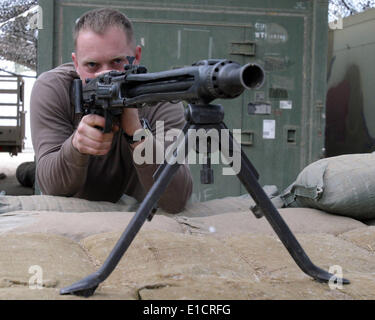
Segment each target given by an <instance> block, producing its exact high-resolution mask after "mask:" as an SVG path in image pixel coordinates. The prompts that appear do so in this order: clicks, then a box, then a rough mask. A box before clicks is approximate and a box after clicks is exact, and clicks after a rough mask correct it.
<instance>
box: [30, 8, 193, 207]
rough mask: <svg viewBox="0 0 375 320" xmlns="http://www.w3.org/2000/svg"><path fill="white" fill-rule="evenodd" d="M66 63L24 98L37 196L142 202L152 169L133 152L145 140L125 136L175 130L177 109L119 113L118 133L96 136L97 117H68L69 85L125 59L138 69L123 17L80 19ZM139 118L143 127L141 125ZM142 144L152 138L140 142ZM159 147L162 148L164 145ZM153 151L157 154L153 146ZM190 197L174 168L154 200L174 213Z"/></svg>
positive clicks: (108, 13)
mask: <svg viewBox="0 0 375 320" xmlns="http://www.w3.org/2000/svg"><path fill="white" fill-rule="evenodd" d="M74 43H75V52H74V53H72V59H73V62H74V64H73V63H70V64H64V65H61V66H59V67H57V68H56V69H53V70H50V71H48V72H45V73H43V74H42V75H41V76H40V77H39V78H38V80H37V81H36V83H35V85H34V87H33V90H32V94H31V132H32V141H33V146H34V150H35V154H36V160H37V182H38V185H39V187H40V190H41V191H42V193H43V194H48V195H58V196H73V197H79V198H84V199H88V200H96V201H111V202H117V201H118V200H119V199H120V198H121V196H122V195H123V194H124V193H125V194H127V195H130V196H132V197H134V198H136V199H137V200H138V201H142V199H143V198H144V197H145V195H146V193H147V191H148V190H149V189H150V188H151V186H152V184H153V178H152V175H153V173H154V171H155V170H156V168H157V164H142V165H138V164H137V163H135V162H134V161H133V152H134V149H135V148H136V147H137V146H139V144H141V143H144V140H141V141H137V142H134V141H133V140H132V136H133V135H134V133H135V132H136V130H137V129H141V128H142V127H143V126H144V125H145V123H146V122H147V121H148V122H149V124H150V126H151V128H152V133H153V135H155V130H156V121H164V129H165V132H167V131H168V130H169V129H171V128H177V129H180V128H182V126H183V124H184V118H183V106H182V104H171V103H159V104H157V105H156V106H154V107H150V108H142V109H130V108H127V109H124V111H123V114H122V115H121V119H120V123H119V126H114V127H113V130H112V132H110V133H103V132H102V131H100V130H98V128H97V127H104V124H105V121H104V118H103V117H101V116H99V115H94V114H90V115H85V116H83V117H82V119H80V121H79V123H78V121H77V117H76V115H75V114H74V105H73V101H74V100H73V95H72V90H71V88H72V81H73V79H75V78H78V77H79V78H81V80H82V81H83V83H85V80H86V79H87V78H95V77H96V76H98V75H99V74H101V73H103V72H108V71H110V70H119V71H123V70H124V69H123V68H124V64H126V63H128V61H127V57H129V56H133V57H135V60H134V62H133V63H135V64H139V62H140V59H141V47H140V46H136V44H135V39H134V35H133V28H132V24H131V23H130V21H129V20H128V19H127V18H126V16H124V15H123V14H122V13H120V12H118V11H115V10H111V9H98V10H93V11H89V12H87V13H86V14H84V15H83V16H82V17H81V18H80V19H79V20H78V21H77V23H76V26H75V30H74ZM145 119H146V121H145ZM146 139H153V137H151V136H150V137H147V138H146ZM164 145H165V148H167V147H168V143H167V142H165V143H164ZM153 146H154V151H155V150H156V149H157V148H160V147H161V144H159V143H158V142H157V141H156V139H153ZM191 191H192V178H191V174H190V171H189V169H188V167H187V166H186V165H181V166H180V168H179V170H178V172H177V174H176V175H175V176H174V178H173V179H172V181H171V183H170V184H169V185H168V187H167V189H166V191H165V192H164V194H163V196H162V197H161V199H160V201H159V206H160V207H161V208H162V209H164V210H166V211H168V212H171V213H176V212H180V211H181V210H182V209H183V208H184V206H185V204H186V202H187V200H188V199H189V197H190V195H191Z"/></svg>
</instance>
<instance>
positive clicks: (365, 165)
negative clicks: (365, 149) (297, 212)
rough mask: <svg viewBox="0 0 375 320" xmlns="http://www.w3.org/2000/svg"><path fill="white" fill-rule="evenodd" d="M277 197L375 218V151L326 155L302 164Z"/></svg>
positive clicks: (293, 203)
mask: <svg viewBox="0 0 375 320" xmlns="http://www.w3.org/2000/svg"><path fill="white" fill-rule="evenodd" d="M280 199H281V200H282V201H283V204H284V205H283V206H284V207H309V208H316V209H320V210H323V211H326V212H331V213H335V214H339V215H343V216H347V217H351V218H355V219H358V220H365V219H373V218H375V153H368V154H367V153H366V154H347V155H342V156H337V157H331V158H325V159H321V160H318V161H316V162H313V163H312V164H310V165H308V166H307V167H306V168H304V169H303V170H302V171H301V172H300V174H299V175H298V177H297V179H296V181H295V182H294V183H293V184H291V185H290V186H289V187H288V188H287V189H285V190H284V191H283V192H282V193H281V195H280Z"/></svg>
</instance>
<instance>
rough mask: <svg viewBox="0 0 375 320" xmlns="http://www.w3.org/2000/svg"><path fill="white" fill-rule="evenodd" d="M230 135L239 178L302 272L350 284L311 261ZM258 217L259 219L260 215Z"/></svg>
mask: <svg viewBox="0 0 375 320" xmlns="http://www.w3.org/2000/svg"><path fill="white" fill-rule="evenodd" d="M222 129H227V128H226V126H225V124H224V123H222ZM228 133H229V135H228V136H229V146H231V147H230V149H232V148H233V157H235V156H240V157H241V168H240V170H239V172H236V174H237V176H238V178H239V179H240V181H241V182H242V184H243V185H244V186H245V188H246V190H247V191H248V192H249V194H250V195H251V197H252V198H253V199H254V201H255V203H256V204H257V206H258V210H260V211H261V214H262V215H263V216H264V217H265V218H266V219H267V221H268V222H269V223H270V225H271V227H272V228H273V230H274V231H275V232H276V234H277V235H278V237H279V238H280V240H281V242H282V243H283V244H284V246H285V247H286V249H287V250H288V251H289V253H290V255H291V256H292V258H293V259H294V261H295V262H296V263H297V265H298V266H299V267H300V268H301V270H302V271H303V272H305V273H306V274H307V275H309V276H310V277H312V278H314V279H315V280H318V281H320V282H329V281H330V280H335V281H338V282H340V283H343V284H349V283H350V282H349V280H347V279H344V278H342V279H339V278H337V276H336V275H334V274H331V273H329V272H327V271H325V270H323V269H321V268H319V267H317V266H315V265H314V264H313V263H312V262H311V260H310V259H309V257H308V256H307V254H306V253H305V251H304V250H303V248H302V247H301V245H300V244H299V242H298V241H297V239H296V237H295V236H294V235H293V233H292V232H291V230H290V229H289V227H288V225H287V224H286V223H285V221H284V220H283V218H282V217H281V215H280V214H279V212H278V211H277V209H276V208H275V206H274V205H273V203H272V201H271V200H270V199H269V197H268V196H267V194H266V193H265V192H264V190H263V188H262V187H261V186H260V184H259V182H258V180H257V178H256V175H255V174H254V173H253V168H254V167H253V165H252V164H251V162H250V160H249V159H248V158H247V156H246V154H245V153H244V152H243V151H242V149H241V147H240V146H239V145H238V143H237V142H235V140H234V139H233V136H232V134H231V133H230V132H229V131H228ZM229 151H230V150H229ZM256 216H257V217H259V213H258V214H257V215H256Z"/></svg>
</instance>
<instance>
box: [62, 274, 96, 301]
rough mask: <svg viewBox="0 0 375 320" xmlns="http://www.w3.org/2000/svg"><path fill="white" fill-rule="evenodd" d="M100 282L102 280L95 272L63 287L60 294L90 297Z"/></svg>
mask: <svg viewBox="0 0 375 320" xmlns="http://www.w3.org/2000/svg"><path fill="white" fill-rule="evenodd" d="M100 282H101V280H100V279H99V277H98V276H97V275H96V274H95V273H94V274H91V275H89V276H87V277H86V278H83V279H82V280H80V281H78V282H76V283H73V284H72V285H70V286H68V287H65V288H62V289H61V290H60V294H61V295H64V294H74V295H76V296H81V297H85V298H88V297H90V296H92V295H93V294H94V292H95V290H96V288H97V287H98V285H99V283H100Z"/></svg>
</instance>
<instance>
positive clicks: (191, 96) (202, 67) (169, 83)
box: [120, 60, 264, 107]
mask: <svg viewBox="0 0 375 320" xmlns="http://www.w3.org/2000/svg"><path fill="white" fill-rule="evenodd" d="M263 82H264V71H263V69H262V67H261V66H259V65H258V64H255V63H249V64H246V65H244V66H242V65H240V64H238V63H236V62H232V61H229V60H216V61H212V62H211V63H210V64H209V62H208V61H207V60H204V61H202V62H201V64H198V65H196V66H193V67H188V68H180V69H175V70H170V71H162V72H156V73H145V74H137V75H129V76H128V78H127V80H126V81H125V82H124V83H123V84H122V86H121V90H120V92H121V96H122V97H123V98H124V106H126V107H132V106H134V105H141V104H142V103H146V104H147V103H154V102H158V101H172V100H185V101H187V102H193V103H195V102H200V103H209V102H211V101H212V100H215V99H217V98H222V99H233V98H236V97H238V96H239V95H240V94H241V93H242V92H243V91H244V90H245V89H254V88H258V87H260V86H262V84H263Z"/></svg>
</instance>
